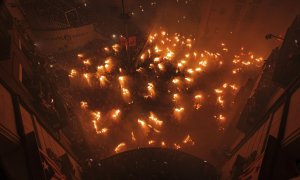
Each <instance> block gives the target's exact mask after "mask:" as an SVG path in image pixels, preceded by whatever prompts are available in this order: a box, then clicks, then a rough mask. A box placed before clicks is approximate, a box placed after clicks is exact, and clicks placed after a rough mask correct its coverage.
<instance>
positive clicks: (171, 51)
mask: <svg viewBox="0 0 300 180" xmlns="http://www.w3.org/2000/svg"><path fill="white" fill-rule="evenodd" d="M194 43H195V39H194V38H192V37H185V36H183V35H180V34H178V33H174V34H168V33H167V32H166V31H161V32H159V33H152V34H151V35H150V36H149V38H148V41H147V43H146V45H145V47H144V48H143V52H142V53H141V54H140V55H139V57H138V58H137V60H136V62H135V63H133V65H132V66H133V67H131V68H134V70H135V72H134V73H132V72H131V73H128V71H126V70H125V68H124V67H122V66H121V65H120V64H121V63H120V62H119V61H120V60H119V61H118V60H116V59H115V58H114V56H116V55H117V54H120V53H121V49H122V47H121V46H120V45H119V44H114V45H112V46H107V47H104V48H103V52H104V53H105V54H107V58H106V59H104V60H103V61H102V64H96V63H95V62H94V61H93V60H92V59H91V58H89V57H86V56H85V55H84V54H80V53H79V54H78V57H77V59H78V60H80V61H82V67H81V68H77V69H75V68H74V69H71V70H70V73H69V77H70V80H71V83H78V81H79V82H80V83H82V84H85V85H86V86H87V87H90V88H94V87H97V88H100V89H104V90H105V89H106V90H107V91H111V89H112V88H113V89H116V91H118V92H119V93H120V97H121V99H120V101H118V102H111V104H112V105H113V107H114V108H111V109H110V110H107V109H106V110H105V112H104V111H101V109H98V110H95V109H90V108H89V102H86V100H84V99H83V100H82V101H81V102H80V107H81V109H82V111H84V112H86V113H89V115H90V116H89V117H90V119H91V120H90V121H91V123H92V126H93V127H94V129H95V132H96V134H98V135H102V136H107V137H109V135H110V134H111V133H113V131H114V127H115V126H117V127H120V126H122V125H123V124H122V123H123V122H124V126H125V121H126V131H124V133H127V134H126V135H124V137H126V138H123V140H122V141H119V142H113V143H114V145H113V148H112V151H114V152H116V153H118V152H121V151H124V150H126V149H128V148H129V147H131V148H132V147H140V146H161V147H169V148H175V149H180V148H184V147H187V146H194V145H195V144H196V143H197V142H195V141H194V140H195V139H197V138H196V137H194V136H193V137H192V135H191V133H189V131H188V129H184V130H183V131H185V132H187V133H185V135H183V136H182V137H181V139H177V140H175V141H174V139H173V140H172V141H173V142H171V140H166V139H164V137H163V135H164V133H163V131H164V130H165V129H167V128H166V127H165V126H167V125H166V124H170V121H174V123H173V124H177V125H178V126H180V124H181V123H184V121H185V120H186V119H188V118H187V113H186V111H187V109H189V107H192V109H193V110H190V109H189V112H193V111H200V110H201V109H202V108H203V106H205V104H206V101H207V99H210V101H211V99H215V102H210V103H211V104H214V105H215V108H216V109H218V112H220V113H217V114H215V115H214V116H213V117H211V118H212V119H214V120H215V121H216V122H217V123H216V124H217V125H218V126H219V129H220V130H221V131H222V130H224V127H225V124H226V122H227V118H226V116H225V115H226V113H225V112H222V109H224V107H225V106H228V105H229V104H230V103H232V101H233V99H232V98H231V99H228V98H226V94H228V93H231V94H233V95H235V94H236V93H237V92H238V90H239V85H238V84H237V83H234V82H231V81H230V82H229V81H226V79H225V78H224V82H223V83H221V84H219V86H218V87H215V88H213V89H211V90H203V89H201V88H198V87H199V86H198V84H199V81H200V82H201V79H203V78H204V77H205V76H208V75H207V74H209V73H211V72H213V71H217V70H222V68H224V67H226V69H228V67H229V69H230V70H229V72H230V75H231V76H232V77H234V76H238V75H239V74H240V73H242V72H243V71H245V70H247V69H248V68H257V69H258V68H259V67H261V65H262V62H263V58H262V57H256V56H255V55H254V53H252V52H246V50H245V49H244V48H241V49H240V51H239V53H237V54H236V55H234V56H233V58H231V61H229V60H230V58H225V57H226V56H228V55H227V54H228V53H229V52H230V50H229V48H228V47H227V46H226V44H225V43H220V44H219V45H218V47H219V49H220V52H210V51H208V50H198V49H196V48H195V47H194ZM228 59H229V60H228ZM121 61H126V58H124V59H122V60H121ZM91 67H93V68H91ZM87 69H89V71H87ZM90 69H93V71H91V70H90ZM166 74H168V75H170V76H171V77H169V78H166V79H164V80H162V77H165V75H166ZM137 77H143V81H140V80H138V78H137ZM227 79H228V78H227ZM232 79H234V78H232ZM159 81H163V85H161V83H159ZM132 84H137V85H136V86H138V87H139V88H138V90H137V89H132V87H134V86H133V85H132ZM141 86H143V87H144V88H143V87H141ZM161 86H163V87H164V89H166V91H164V92H161V91H162V90H161V89H162V87H161ZM187 92H188V93H187ZM95 96H97V95H95ZM110 96H116V95H115V94H114V92H111V95H110ZM166 96H168V98H165V97H166ZM137 97H139V98H143V99H144V102H146V104H147V103H148V104H151V103H153V101H155V100H156V99H159V98H165V99H169V100H170V102H169V104H170V106H172V107H161V108H162V109H163V108H165V110H164V111H170V110H171V112H169V114H170V115H169V116H168V117H171V118H170V119H169V118H168V119H164V118H161V116H160V114H159V113H158V112H154V111H149V112H148V113H147V115H145V113H144V114H141V115H139V112H135V115H134V116H135V117H136V118H132V116H129V117H130V118H128V114H127V113H125V112H123V108H124V109H126V108H127V109H128V108H134V107H136V106H132V105H133V104H135V103H139V102H138V101H136V99H137ZM107 98H110V97H107ZM226 100H227V101H230V102H229V103H226ZM121 102H122V103H121ZM188 103H190V104H188ZM119 104H122V105H119ZM187 104H188V105H187ZM154 105H157V104H154ZM140 106H142V105H140ZM186 106H188V107H186ZM141 108H142V107H141ZM125 117H126V120H125ZM163 117H165V116H163ZM190 118H191V117H190ZM195 118H196V117H195ZM128 122H130V123H128ZM128 124H131V126H129V127H128ZM130 128H131V129H130ZM119 139H120V138H119ZM107 141H110V140H109V139H107Z"/></svg>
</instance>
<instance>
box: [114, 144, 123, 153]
mask: <svg viewBox="0 0 300 180" xmlns="http://www.w3.org/2000/svg"><path fill="white" fill-rule="evenodd" d="M125 148H126V143H124V142H121V143H120V144H118V145H117V146H116V147H115V152H116V153H120V152H122V151H124V150H125Z"/></svg>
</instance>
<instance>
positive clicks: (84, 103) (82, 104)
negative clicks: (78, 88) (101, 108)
mask: <svg viewBox="0 0 300 180" xmlns="http://www.w3.org/2000/svg"><path fill="white" fill-rule="evenodd" d="M80 107H81V109H87V108H88V107H89V106H88V103H87V102H85V101H81V102H80Z"/></svg>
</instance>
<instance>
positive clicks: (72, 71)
mask: <svg viewBox="0 0 300 180" xmlns="http://www.w3.org/2000/svg"><path fill="white" fill-rule="evenodd" d="M77 74H78V72H77V71H76V70H75V69H71V72H70V74H69V77H70V78H73V77H75V76H77Z"/></svg>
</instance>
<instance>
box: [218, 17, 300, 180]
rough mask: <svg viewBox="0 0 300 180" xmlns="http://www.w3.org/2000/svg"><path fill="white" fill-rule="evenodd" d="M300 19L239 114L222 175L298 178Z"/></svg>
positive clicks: (228, 176) (225, 176)
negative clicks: (235, 132) (235, 133)
mask: <svg viewBox="0 0 300 180" xmlns="http://www.w3.org/2000/svg"><path fill="white" fill-rule="evenodd" d="M299 29H300V17H299V16H298V17H297V18H296V19H295V20H294V22H293V24H292V25H291V26H290V27H289V29H288V31H287V33H286V36H285V39H284V41H283V43H282V46H281V47H280V48H277V49H275V50H273V52H272V53H271V55H270V56H269V58H268V59H267V60H266V62H265V65H264V67H263V70H262V73H261V74H260V76H259V77H258V78H257V81H256V83H255V85H254V87H253V89H252V93H251V94H250V96H249V98H248V99H247V101H246V104H245V106H244V108H243V110H242V111H241V112H240V113H239V118H238V121H237V122H236V129H237V130H238V131H239V133H237V134H238V135H236V136H235V137H234V138H233V139H231V141H230V143H228V144H227V148H228V149H227V152H226V153H225V154H226V156H225V157H226V158H225V161H224V163H223V165H222V168H221V179H247V180H249V179H253V180H254V179H292V178H299V176H300V166H299V165H300V163H299V162H300V118H299V110H300V73H299V72H300V71H299V70H300V66H299V65H300V63H299V62H300V56H299V55H300V44H299V39H300V31H299Z"/></svg>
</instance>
